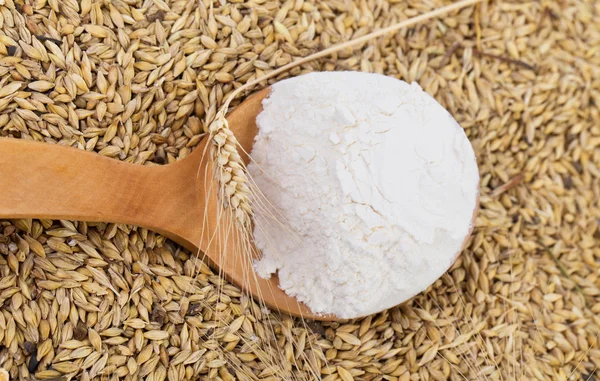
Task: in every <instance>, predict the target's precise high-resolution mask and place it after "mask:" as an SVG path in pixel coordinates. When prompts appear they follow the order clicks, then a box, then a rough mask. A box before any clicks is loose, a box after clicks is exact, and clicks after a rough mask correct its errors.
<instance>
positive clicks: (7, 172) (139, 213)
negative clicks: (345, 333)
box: [0, 88, 468, 320]
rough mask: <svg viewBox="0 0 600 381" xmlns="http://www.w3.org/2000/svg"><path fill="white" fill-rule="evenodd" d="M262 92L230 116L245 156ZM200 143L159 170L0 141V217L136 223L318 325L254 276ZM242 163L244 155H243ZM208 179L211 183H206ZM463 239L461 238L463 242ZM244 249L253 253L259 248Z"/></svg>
mask: <svg viewBox="0 0 600 381" xmlns="http://www.w3.org/2000/svg"><path fill="white" fill-rule="evenodd" d="M269 93H270V89H269V88H266V89H264V90H262V91H260V92H258V93H256V94H254V95H253V96H251V97H249V98H248V99H247V100H246V101H245V102H243V103H242V104H241V105H239V106H238V107H237V108H236V109H235V110H234V111H233V112H231V113H230V114H229V116H228V117H227V120H228V122H229V126H230V128H231V130H232V131H233V133H234V134H235V136H236V138H237V139H238V141H239V143H240V145H241V146H242V147H243V149H244V150H245V151H246V152H250V151H251V148H252V143H253V141H254V136H255V135H256V133H257V127H256V116H257V115H258V114H259V113H260V112H261V111H262V103H261V101H262V100H263V98H265V97H266V96H268V94H269ZM207 144H208V141H207V139H204V141H202V142H201V143H200V144H199V146H198V147H196V149H195V150H194V151H193V152H192V153H191V154H190V155H189V156H188V157H186V158H185V159H183V160H181V161H178V162H176V163H173V164H168V165H163V166H142V165H135V164H129V163H124V162H121V161H118V160H115V159H110V158H107V157H103V156H100V155H98V154H94V153H90V152H86V151H82V150H78V149H74V148H69V147H61V146H57V145H51V144H45V143H39V142H31V141H25V140H19V139H0V219H16V218H44V219H53V220H58V219H64V220H76V221H90V222H114V223H122V224H130V225H137V226H142V227H145V228H148V229H150V230H152V231H155V232H158V233H160V234H163V235H165V236H166V237H168V238H170V239H172V240H173V241H175V242H177V243H179V244H180V245H182V246H183V247H185V248H186V249H188V250H190V251H191V252H192V253H193V254H196V253H197V254H199V256H200V258H203V259H206V260H207V261H208V262H209V264H211V265H212V266H213V267H215V268H217V269H219V271H221V272H222V274H223V275H224V276H225V277H226V278H227V279H228V280H230V281H232V282H233V283H235V284H237V285H238V286H240V287H242V288H243V289H244V290H245V291H246V292H249V293H250V294H251V295H252V296H253V297H254V298H255V299H258V300H262V301H264V302H265V304H266V305H267V306H269V307H270V308H272V309H275V310H277V311H280V312H283V313H287V314H290V315H294V316H302V317H304V318H308V319H315V320H334V319H335V317H334V316H332V315H317V314H314V313H313V312H311V310H310V309H309V308H308V307H307V306H306V305H304V304H302V303H299V302H298V301H297V300H296V299H294V298H292V297H290V296H288V295H287V294H286V293H285V292H283V291H282V290H281V289H280V288H279V287H278V285H279V279H278V277H277V276H272V277H271V278H270V279H268V280H267V279H263V278H260V277H258V276H257V275H256V274H255V273H254V270H253V268H252V258H250V257H249V256H248V255H247V251H246V255H244V254H245V253H243V252H242V250H240V248H241V246H240V240H241V235H240V234H239V232H238V231H237V230H236V228H234V225H233V221H231V219H230V218H229V217H228V214H227V213H223V209H222V207H221V206H220V205H221V203H220V201H219V200H218V197H217V194H218V184H217V182H216V180H214V179H213V176H212V168H213V166H212V158H210V155H209V154H208V152H207V151H206V150H205V148H206V145H207ZM240 154H241V156H242V158H243V160H244V161H246V162H247V161H248V156H247V155H246V154H244V153H242V152H240ZM211 179H213V180H212V181H211ZM467 240H468V236H467V237H466V238H465V243H466V242H467ZM249 245H250V246H249V247H248V248H249V249H250V251H251V252H252V253H253V256H254V257H256V256H257V252H258V251H257V249H256V247H255V246H254V245H253V244H252V243H251V242H250V243H249Z"/></svg>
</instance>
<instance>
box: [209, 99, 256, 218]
mask: <svg viewBox="0 0 600 381" xmlns="http://www.w3.org/2000/svg"><path fill="white" fill-rule="evenodd" d="M209 134H210V138H211V143H212V145H211V154H212V157H213V160H214V163H215V175H216V177H217V178H218V179H219V189H220V190H221V192H220V197H221V198H222V199H221V201H222V202H223V206H224V207H225V208H231V211H232V212H233V214H234V215H235V219H236V221H237V222H238V223H239V224H240V226H241V227H242V228H247V227H249V226H250V220H251V216H252V208H251V207H250V201H249V196H250V188H248V185H247V183H248V177H247V174H246V166H245V164H244V162H243V161H242V158H241V157H240V155H239V153H238V151H237V146H238V142H237V139H236V138H235V136H234V135H233V132H231V130H230V129H229V124H228V122H227V119H226V118H225V110H223V109H222V110H220V111H219V112H218V113H217V115H216V117H215V119H214V121H213V122H212V123H211V124H210V126H209Z"/></svg>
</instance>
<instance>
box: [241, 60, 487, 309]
mask: <svg viewBox="0 0 600 381" xmlns="http://www.w3.org/2000/svg"><path fill="white" fill-rule="evenodd" d="M263 107H264V110H263V111H262V112H261V113H260V115H259V116H258V118H257V124H258V126H259V132H258V135H257V136H256V140H255V143H254V146H253V149H252V153H251V156H252V159H253V161H254V162H253V163H251V164H250V165H249V166H248V170H249V172H250V175H251V176H252V178H253V180H254V181H255V183H256V185H257V187H258V188H259V189H260V191H261V192H262V195H263V196H264V197H261V198H259V197H257V198H256V199H255V200H254V201H253V204H254V205H253V207H254V211H255V224H256V226H255V230H254V238H255V242H256V245H257V247H258V248H259V249H260V250H261V251H262V259H261V260H259V261H257V262H256V263H255V268H256V271H257V273H258V274H259V275H260V276H262V277H269V276H270V275H271V274H273V273H275V272H277V273H278V274H279V279H280V287H281V288H282V289H283V290H284V291H285V292H286V293H287V294H289V295H290V296H294V297H296V298H297V299H298V300H299V301H302V302H304V303H305V304H306V305H307V306H308V307H309V308H310V309H311V310H312V311H313V312H315V313H332V314H334V315H336V316H337V317H340V318H353V317H359V316H364V315H368V314H371V313H375V312H378V311H381V310H383V309H386V308H389V307H392V306H395V305H397V304H399V303H401V302H403V301H405V300H407V299H409V298H411V297H412V296H414V295H416V294H417V293H419V292H421V291H423V290H424V289H425V288H427V287H428V286H429V285H430V284H432V283H433V282H434V281H435V280H436V279H438V278H439V277H440V276H441V275H442V274H443V273H444V272H445V271H446V270H447V269H448V267H449V266H450V265H451V264H452V263H453V261H454V259H455V256H456V255H457V254H458V253H459V251H460V249H461V246H462V243H463V240H464V239H465V237H466V236H467V235H468V233H469V230H470V227H471V220H472V216H473V211H474V209H475V207H476V202H477V194H478V182H479V174H478V170H477V164H476V161H475V155H474V153H473V149H472V147H471V144H470V143H469V141H468V139H467V137H466V135H465V133H464V131H463V130H462V128H461V127H460V126H459V125H458V124H457V123H456V121H455V120H454V119H453V118H452V116H451V115H450V114H449V113H448V112H447V111H446V110H445V109H444V108H443V107H442V106H441V105H440V104H438V103H437V102H436V101H435V100H434V99H433V98H432V97H431V96H429V95H428V94H427V93H425V92H424V91H423V90H422V89H421V88H420V87H419V86H418V85H417V84H412V85H409V84H407V83H406V82H403V81H400V80H397V79H394V78H391V77H386V76H382V75H377V74H367V73H359V72H327V73H325V72H323V73H312V74H307V75H303V76H300V77H296V78H293V79H287V80H284V81H281V82H279V83H277V84H275V85H274V86H273V91H272V93H271V95H270V96H269V97H268V98H267V99H265V100H264V101H263Z"/></svg>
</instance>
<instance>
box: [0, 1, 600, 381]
mask: <svg viewBox="0 0 600 381" xmlns="http://www.w3.org/2000/svg"><path fill="white" fill-rule="evenodd" d="M443 4H445V2H443V1H438V0H425V1H396V0H356V1H348V0H324V1H316V0H314V1H305V0H291V1H274V0H254V1H242V0H235V1H233V0H232V1H217V0H215V1H214V2H213V3H212V4H211V2H210V1H208V0H195V1H188V0H182V1H178V0H176V1H168V0H152V1H150V0H145V1H138V0H113V1H105V0H99V1H91V0H82V1H76V0H26V1H23V0H18V1H17V0H0V136H2V137H11V138H18V139H32V140H38V141H44V142H46V143H47V144H61V145H67V146H72V147H76V148H79V149H84V150H89V151H94V152H97V153H98V154H100V155H105V156H108V157H111V158H114V159H115V160H123V161H127V162H131V163H136V164H139V165H160V164H165V163H170V162H174V161H176V160H179V159H182V158H184V157H185V156H187V155H188V154H189V153H190V152H191V150H193V148H194V147H195V146H196V145H197V144H198V142H199V141H200V140H201V139H202V138H203V135H204V131H205V129H206V128H207V126H208V125H209V124H210V122H211V121H212V120H213V119H214V117H215V114H216V112H217V110H218V107H219V106H220V105H221V104H222V102H223V100H224V97H225V96H226V95H227V94H229V93H230V92H231V91H232V89H234V88H235V87H238V86H240V85H241V84H243V83H245V82H247V81H249V80H251V79H253V78H256V77H258V76H260V75H262V74H264V73H266V72H269V71H270V70H273V69H274V68H277V67H280V66H282V65H285V64H287V63H289V62H291V61H292V60H294V59H296V58H298V57H303V56H306V55H309V54H310V53H312V52H315V51H317V50H319V49H322V48H324V47H328V46H331V45H332V44H335V43H338V42H341V41H347V40H349V39H351V38H352V37H357V36H361V35H364V34H366V33H368V32H369V31H372V30H373V29H374V28H377V27H382V26H387V25H390V24H391V23H393V22H397V21H400V20H402V19H406V18H409V17H411V16H414V15H417V14H420V13H422V12H425V11H427V10H431V9H434V8H436V7H439V6H441V5H443ZM314 70H360V71H369V72H377V73H384V74H386V75H390V76H394V77H397V78H401V79H404V80H406V81H418V82H419V83H420V84H421V86H422V87H423V88H424V89H425V90H426V91H427V92H429V93H430V94H432V95H433V96H434V97H435V98H436V99H437V100H438V101H439V102H440V103H442V105H444V106H445V107H446V108H447V109H448V110H449V111H450V112H451V113H452V114H453V115H454V116H455V117H456V119H457V120H458V121H459V123H460V124H461V125H462V126H463V127H464V128H465V130H466V132H467V134H468V136H469V138H470V139H471V141H472V143H473V146H474V148H475V151H476V154H477V157H478V163H479V166H480V172H481V190H482V194H481V211H480V214H479V217H478V219H477V221H476V228H475V231H474V234H473V237H472V239H471V242H470V244H469V246H468V249H467V250H465V252H464V253H463V254H462V255H461V256H460V258H459V260H458V261H457V263H456V264H455V265H454V266H453V268H452V269H451V270H450V271H449V272H448V273H447V274H446V275H444V276H443V277H442V278H441V279H440V280H439V281H438V282H436V283H435V284H434V285H433V286H432V287H431V288H430V289H429V290H428V291H427V292H425V293H423V294H421V295H419V296H418V297H416V298H414V299H413V300H411V301H410V302H408V303H406V304H405V305H403V306H400V307H397V308H393V309H391V310H389V311H385V312H383V313H380V314H377V315H373V316H370V317H367V318H364V319H359V320H353V321H346V322H339V323H326V324H321V323H315V322H309V321H302V320H298V319H290V318H288V317H285V316H279V315H277V314H275V313H272V312H270V311H268V310H266V309H265V308H261V306H260V305H258V304H256V303H255V302H253V301H252V300H250V299H249V298H247V297H245V296H244V295H242V294H241V293H240V291H239V290H238V289H237V288H236V287H235V286H233V285H230V284H227V283H226V282H224V281H223V280H221V279H220V278H219V276H218V275H217V274H216V273H214V272H212V271H211V270H210V269H209V268H208V267H207V266H206V265H204V264H202V263H201V262H199V261H196V260H195V259H196V258H195V255H192V254H190V253H189V252H186V251H185V250H182V249H181V248H179V247H178V246H176V245H174V244H173V243H171V242H169V241H167V240H166V239H165V238H163V237H161V236H159V235H157V234H154V233H152V232H149V231H147V230H145V229H142V228H136V227H131V226H123V225H115V224H107V223H101V224H92V223H85V222H71V221H46V220H42V221H40V220H17V221H2V222H1V223H0V224H1V226H0V366H1V367H2V368H4V369H6V370H8V371H9V373H10V375H11V379H14V380H50V379H52V380H59V379H61V380H62V379H64V380H68V379H79V380H92V379H93V380H120V379H123V380H141V379H144V380H152V381H157V380H204V379H206V380H208V379H215V380H219V379H220V380H235V379H239V380H312V379H320V378H322V379H324V380H328V381H333V380H342V381H348V380H402V381H405V380H475V379H477V380H568V379H573V380H595V379H596V376H594V374H595V373H596V369H597V367H598V366H599V365H600V350H599V347H598V335H599V334H600V325H599V324H600V321H599V320H600V318H599V317H598V313H599V312H600V279H599V276H600V248H599V242H600V230H599V227H598V225H599V223H600V207H599V205H598V202H599V200H600V111H599V108H598V107H599V105H600V3H598V2H596V1H592V0H589V1H584V0H580V1H566V0H560V1H544V0H541V1H520V0H515V1H503V0H490V1H486V2H483V3H482V4H480V5H478V6H476V7H469V8H467V9H464V10H462V11H460V12H458V13H455V14H453V15H449V16H447V17H444V18H442V19H438V20H431V21H429V22H427V23H425V24H422V25H419V26H418V27H414V28H410V29H407V30H403V31H402V32H400V33H398V34H396V35H393V36H389V37H386V38H381V39H377V40H375V41H372V42H371V43H369V44H366V45H364V46H360V47H358V48H357V49H354V50H351V49H347V50H345V51H343V52H340V53H338V54H336V55H335V56H332V57H330V58H327V59H322V60H318V61H315V62H313V63H311V64H308V65H304V66H302V67H299V68H295V69H293V70H291V71H290V72H289V73H286V74H285V75H282V76H281V77H280V78H278V79H281V78H284V77H286V76H293V75H299V74H301V73H304V72H308V71H314ZM264 85H266V84H264ZM235 104H236V102H234V103H233V105H234V106H235ZM25 175H26V174H24V176H25ZM0 181H1V179H0ZM0 197H1V195H0ZM173 217H174V218H176V216H173Z"/></svg>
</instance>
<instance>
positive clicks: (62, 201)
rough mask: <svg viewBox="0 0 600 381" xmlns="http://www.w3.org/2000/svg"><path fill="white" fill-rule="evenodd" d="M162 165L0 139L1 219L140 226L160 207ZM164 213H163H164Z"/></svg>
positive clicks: (146, 222)
mask: <svg viewBox="0 0 600 381" xmlns="http://www.w3.org/2000/svg"><path fill="white" fill-rule="evenodd" d="M166 172H167V171H165V170H164V169H162V168H160V167H147V166H142V165H134V164H128V163H123V162H120V161H118V160H114V159H110V158H107V157H103V156H100V155H98V154H94V153H91V152H86V151H82V150H78V149H75V148H70V147H62V146H57V145H51V144H45V143H38V142H31V141H24V140H19V139H5V138H3V139H0V218H4V219H13V218H47V219H68V220H79V221H94V222H103V221H104V222H117V223H127V224H135V225H141V226H148V225H156V222H158V223H160V221H154V222H153V221H152V218H153V213H152V209H153V206H154V207H160V206H161V204H163V203H164V200H162V197H161V194H160V193H161V192H157V190H158V189H157V188H158V184H160V183H161V182H160V178H161V177H162V176H163V175H164V174H165V173H166ZM163 214H164V212H163Z"/></svg>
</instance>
